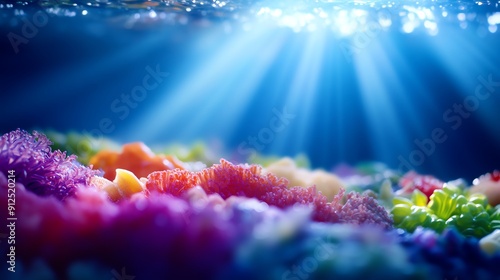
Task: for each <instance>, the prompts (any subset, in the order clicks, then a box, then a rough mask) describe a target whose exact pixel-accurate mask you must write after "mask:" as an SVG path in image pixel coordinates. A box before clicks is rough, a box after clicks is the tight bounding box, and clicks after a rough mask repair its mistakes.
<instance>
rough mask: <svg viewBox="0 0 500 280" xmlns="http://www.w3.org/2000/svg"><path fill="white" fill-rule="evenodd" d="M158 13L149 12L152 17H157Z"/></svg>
mask: <svg viewBox="0 0 500 280" xmlns="http://www.w3.org/2000/svg"><path fill="white" fill-rule="evenodd" d="M156 16H157V15H156V12H155V11H151V12H149V17H150V18H155V17H156Z"/></svg>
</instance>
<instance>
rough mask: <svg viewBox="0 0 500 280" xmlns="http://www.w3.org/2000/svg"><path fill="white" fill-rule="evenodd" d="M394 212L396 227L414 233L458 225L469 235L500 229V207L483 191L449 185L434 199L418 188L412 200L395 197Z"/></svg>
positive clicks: (461, 230)
mask: <svg viewBox="0 0 500 280" xmlns="http://www.w3.org/2000/svg"><path fill="white" fill-rule="evenodd" d="M393 205H394V206H393V207H392V210H391V213H392V215H393V218H394V226H396V227H398V228H402V229H404V230H406V231H409V232H413V231H415V229H416V228H417V227H419V226H422V227H424V228H430V229H433V230H434V231H436V232H438V233H441V232H442V231H443V230H444V229H445V228H447V227H455V228H456V229H457V230H458V231H459V232H460V233H462V234H463V235H464V236H468V237H476V238H481V237H484V236H486V235H488V234H489V233H491V232H492V231H493V230H495V229H500V208H499V207H496V208H492V207H491V206H490V205H488V200H487V199H486V197H485V196H484V195H482V194H469V193H468V191H466V190H464V189H462V188H459V187H456V186H453V185H451V184H449V185H446V186H445V187H444V188H443V189H440V190H436V191H434V193H433V194H432V195H431V197H430V199H427V197H426V196H425V195H424V194H423V193H422V192H420V191H419V190H415V191H414V192H413V194H412V196H411V198H410V199H408V198H405V197H395V198H394V199H393Z"/></svg>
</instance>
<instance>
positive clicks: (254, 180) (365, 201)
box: [146, 159, 392, 227]
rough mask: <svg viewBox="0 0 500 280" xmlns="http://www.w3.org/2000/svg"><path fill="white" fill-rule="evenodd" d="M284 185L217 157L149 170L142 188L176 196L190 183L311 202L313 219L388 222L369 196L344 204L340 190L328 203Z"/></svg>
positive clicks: (277, 201) (272, 201) (284, 203)
mask: <svg viewBox="0 0 500 280" xmlns="http://www.w3.org/2000/svg"><path fill="white" fill-rule="evenodd" d="M287 184H288V182H287V180H286V179H284V178H278V177H276V176H274V175H272V174H262V168H261V167H260V166H257V165H250V166H249V165H233V164H231V163H230V162H228V161H226V160H224V159H221V163H220V164H215V165H214V166H212V167H210V168H207V169H204V170H202V171H199V172H189V171H184V170H168V171H158V172H153V173H151V174H150V175H149V176H148V181H147V182H146V188H147V189H148V190H149V191H159V192H164V193H170V194H173V195H175V196H179V195H181V194H182V193H183V192H184V191H186V190H188V189H190V188H193V187H194V186H201V187H202V188H203V189H204V190H205V192H206V193H207V194H213V193H217V194H219V195H220V196H221V197H222V198H224V199H227V198H228V197H230V196H233V195H234V196H245V197H253V198H257V199H259V200H261V201H264V202H266V203H267V204H269V205H274V206H277V207H279V208H287V207H291V206H293V205H295V204H305V205H311V206H312V207H314V213H313V219H314V220H316V221H321V222H350V223H355V224H362V223H374V224H380V225H382V226H385V227H390V226H391V224H392V221H391V219H390V217H389V216H388V214H387V212H386V211H385V209H384V208H383V207H382V206H380V205H378V204H377V202H376V201H375V200H374V199H373V198H371V197H368V196H363V195H361V194H349V195H348V196H347V203H346V204H342V203H341V201H342V198H343V195H344V191H343V190H342V191H341V192H340V193H339V194H337V195H336V196H335V197H334V199H333V201H332V202H328V201H327V199H326V197H325V196H324V195H322V194H321V193H319V192H317V191H316V188H315V187H308V188H303V187H293V188H290V189H289V188H287Z"/></svg>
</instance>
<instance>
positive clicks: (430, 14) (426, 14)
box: [424, 8, 434, 19]
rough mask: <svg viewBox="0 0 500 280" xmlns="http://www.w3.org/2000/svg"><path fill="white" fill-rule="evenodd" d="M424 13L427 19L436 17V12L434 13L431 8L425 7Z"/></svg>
mask: <svg viewBox="0 0 500 280" xmlns="http://www.w3.org/2000/svg"><path fill="white" fill-rule="evenodd" d="M424 13H425V16H426V18H427V19H434V14H433V13H432V11H431V9H427V8H425V9H424Z"/></svg>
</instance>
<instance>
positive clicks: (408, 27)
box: [403, 22, 415, 33]
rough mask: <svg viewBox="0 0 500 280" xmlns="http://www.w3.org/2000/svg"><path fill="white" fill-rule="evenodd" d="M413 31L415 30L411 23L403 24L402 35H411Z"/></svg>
mask: <svg viewBox="0 0 500 280" xmlns="http://www.w3.org/2000/svg"><path fill="white" fill-rule="evenodd" d="M414 29H415V25H413V22H407V23H405V24H403V32H404V33H412V32H413V30H414Z"/></svg>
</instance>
